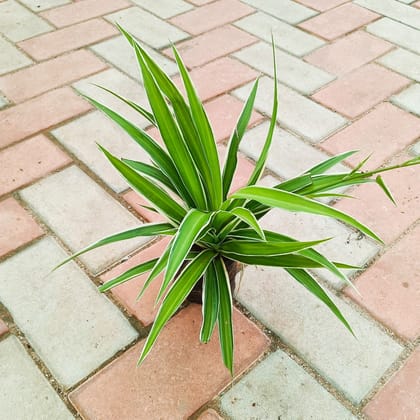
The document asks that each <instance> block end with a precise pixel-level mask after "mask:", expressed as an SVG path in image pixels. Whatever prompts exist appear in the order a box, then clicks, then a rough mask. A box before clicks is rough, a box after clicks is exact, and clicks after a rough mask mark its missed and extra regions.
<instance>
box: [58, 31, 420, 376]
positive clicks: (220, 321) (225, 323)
mask: <svg viewBox="0 0 420 420" xmlns="http://www.w3.org/2000/svg"><path fill="white" fill-rule="evenodd" d="M119 29H120V31H121V32H122V34H123V35H124V36H125V37H126V38H127V40H128V42H129V43H130V45H131V46H132V48H133V49H134V52H135V55H136V57H137V61H138V64H139V67H140V71H141V75H142V79H143V85H144V89H145V91H146V94H147V97H148V101H149V103H150V108H151V111H148V110H146V109H144V108H143V107H141V106H140V105H138V104H136V103H134V102H132V101H130V100H129V99H126V98H124V97H122V96H120V95H118V94H117V93H114V92H111V91H108V92H110V93H111V94H113V95H114V96H116V97H117V98H119V99H120V100H121V101H123V102H124V103H125V104H127V106H129V107H131V108H133V109H135V110H136V111H138V113H139V114H141V115H142V116H143V117H145V118H146V119H147V120H148V121H149V122H150V124H151V125H154V126H155V127H157V128H158V130H159V133H160V135H161V138H162V140H163V143H164V145H163V146H161V145H160V144H159V143H158V142H157V141H156V140H154V139H153V138H151V137H150V136H149V135H148V134H147V133H146V132H145V131H144V130H142V129H141V128H139V127H137V126H135V125H134V124H132V123H131V122H129V121H128V120H126V119H125V118H124V117H122V116H121V115H119V114H117V113H116V112H114V111H113V110H111V109H110V108H108V107H107V106H106V105H104V104H101V103H99V102H97V101H96V100H95V99H93V98H87V99H88V100H89V101H90V102H91V103H92V104H93V105H94V106H95V107H96V108H98V109H99V110H100V111H102V112H103V113H105V114H106V115H107V116H108V117H109V118H111V119H112V120H113V121H114V122H115V123H116V124H117V125H119V126H120V127H121V128H122V129H123V130H125V132H126V133H128V134H129V135H130V136H131V137H132V139H133V140H134V141H135V142H136V143H137V144H138V145H139V147H141V148H143V149H144V150H145V151H146V152H147V153H148V155H149V156H150V159H151V164H148V163H144V162H137V161H133V160H130V159H124V158H121V159H120V158H118V157H116V156H114V155H112V154H111V153H110V152H109V151H108V150H106V149H105V148H104V147H102V146H100V145H99V148H100V150H101V151H102V152H103V153H104V155H105V156H106V158H107V159H108V160H109V162H110V163H111V164H112V165H113V166H114V167H115V169H116V170H117V171H118V172H119V173H120V174H121V176H122V177H123V178H125V180H126V181H127V182H128V184H129V185H130V186H131V187H132V188H133V189H134V190H135V191H137V192H138V193H140V194H141V195H143V196H144V197H145V198H146V199H147V200H148V202H149V203H150V206H148V207H147V208H149V209H150V210H152V211H154V212H157V213H160V214H161V215H163V216H165V218H166V219H167V221H166V222H164V223H151V224H143V225H140V226H139V227H137V228H135V229H131V230H128V231H125V232H120V233H116V234H114V235H112V236H109V237H106V238H104V239H102V240H100V241H98V242H95V243H93V244H91V245H90V246H88V247H86V248H84V249H82V250H81V251H79V252H77V253H76V254H74V255H72V256H71V257H69V258H68V259H67V260H65V261H63V262H62V263H61V264H60V265H62V264H64V263H66V262H67V261H70V260H71V259H73V258H75V257H77V256H79V255H81V254H83V253H85V252H88V251H90V250H92V249H95V248H98V247H101V246H103V245H106V244H109V243H112V242H117V241H122V240H126V239H130V238H134V237H139V236H151V235H169V236H171V237H172V239H171V241H170V242H169V244H168V246H167V248H166V249H165V251H164V252H163V253H162V255H161V256H160V258H155V259H152V260H150V261H144V262H142V263H141V264H139V265H137V266H135V267H133V268H131V269H129V270H128V271H126V272H125V273H123V274H121V275H119V276H117V277H115V278H114V279H112V280H110V281H108V282H106V283H105V284H103V285H102V286H100V287H99V290H100V291H101V292H106V291H108V290H110V289H112V288H113V287H115V286H118V285H120V284H122V283H124V282H127V281H129V280H130V279H132V278H134V277H136V276H139V275H140V274H144V273H147V272H148V273H149V276H148V278H147V280H146V282H145V283H144V286H143V288H142V290H140V291H139V296H138V297H139V298H141V296H142V295H143V293H144V291H145V290H146V289H147V287H148V286H149V285H150V284H151V282H153V281H154V280H155V279H156V277H157V276H158V275H159V274H160V273H163V272H164V277H163V282H162V285H161V287H160V290H159V293H158V296H157V298H156V302H157V303H158V304H159V310H158V313H157V315H156V318H155V321H154V323H153V325H152V327H151V330H150V333H149V335H148V337H147V339H146V342H145V344H144V347H143V350H142V353H141V355H140V359H139V364H140V363H141V362H143V361H144V359H145V358H146V356H147V355H148V354H149V352H150V351H151V349H152V346H153V345H154V343H155V341H156V339H157V337H158V335H159V333H160V332H161V331H162V328H163V327H164V326H165V324H166V323H167V322H168V320H169V319H170V318H171V317H172V316H173V315H174V314H175V313H176V311H177V310H178V309H179V307H180V306H181V304H182V303H183V302H184V300H185V299H186V298H187V296H188V295H189V293H190V292H191V291H192V289H193V288H194V286H195V285H196V284H197V282H198V281H199V280H200V279H203V290H202V314H203V316H202V325H201V331H200V340H201V341H202V342H203V343H207V342H208V341H209V340H210V338H211V336H212V334H213V331H214V329H215V326H216V325H217V326H218V332H219V341H220V347H221V354H222V358H223V362H224V364H225V366H226V367H227V368H228V369H229V371H230V372H231V374H233V350H234V349H233V346H234V345H233V343H234V341H233V326H232V309H233V302H232V290H231V286H230V282H229V276H228V271H227V269H226V264H227V263H228V262H230V261H238V262H240V263H244V264H256V265H264V266H275V267H282V268H283V269H284V270H286V271H287V272H288V273H289V274H290V276H291V277H292V278H294V279H295V280H296V281H297V282H299V283H300V284H301V285H302V286H304V287H305V288H306V289H308V290H309V291H310V292H311V293H313V294H314V295H315V296H316V297H317V298H319V299H320V300H321V301H322V302H324V304H326V305H327V306H328V308H329V309H330V310H331V311H332V313H333V314H334V315H335V316H336V317H337V318H338V319H339V320H340V321H341V322H342V323H343V324H344V326H345V327H346V328H347V329H348V330H349V331H350V332H352V330H351V327H350V325H349V324H348V322H347V321H346V320H345V318H344V317H343V315H342V314H341V312H340V310H339V309H338V308H337V306H336V305H335V304H334V302H333V301H332V300H331V299H330V297H329V296H328V295H327V293H326V292H325V291H324V289H323V288H322V286H321V285H320V284H319V282H318V281H317V280H316V279H315V278H314V277H313V276H312V275H311V274H310V272H309V271H308V269H313V268H325V269H327V270H329V271H330V272H332V273H334V274H335V275H337V276H338V277H339V278H341V279H343V280H345V281H347V282H348V283H350V282H349V280H348V279H347V277H346V276H345V275H344V274H343V273H342V272H341V270H340V269H348V268H355V267H353V266H349V265H346V264H343V263H340V262H334V261H330V260H329V259H328V258H326V257H325V256H324V255H322V254H321V253H319V252H318V251H316V250H315V249H314V248H313V247H314V246H316V245H317V244H319V243H321V242H324V241H327V240H328V238H323V239H320V240H317V241H304V242H302V241H298V240H296V239H294V238H291V237H288V236H285V235H283V234H281V233H277V232H272V231H269V230H265V229H263V228H262V227H261V226H260V224H259V219H261V217H263V216H264V215H265V214H266V213H267V212H268V211H270V209H272V208H281V209H285V210H288V211H291V212H305V213H312V214H316V215H320V216H326V217H331V218H334V219H337V220H340V221H342V222H344V223H346V224H348V225H350V226H352V227H353V228H355V229H358V230H359V231H361V232H362V233H363V234H365V235H367V236H369V237H371V238H373V239H375V240H377V241H379V242H381V240H380V238H379V237H378V236H377V235H376V234H375V233H374V232H372V231H371V230H370V229H369V228H368V227H367V226H365V225H363V224H362V223H360V222H359V221H357V220H356V219H354V218H353V217H351V216H349V215H347V214H345V213H343V212H341V211H339V210H337V209H335V208H332V207H330V206H328V205H326V204H322V203H321V202H319V201H317V200H316V199H317V198H320V197H325V196H330V197H338V196H339V194H337V193H335V192H334V190H335V189H337V188H340V187H347V186H350V185H356V184H361V183H367V182H376V183H377V184H378V185H379V186H380V187H381V188H382V189H383V190H384V191H385V193H386V194H387V195H388V196H389V197H390V198H391V200H393V198H392V195H391V193H390V192H389V190H388V188H387V187H386V186H385V184H384V182H383V180H382V178H381V176H380V175H379V173H380V172H383V171H387V170H390V169H394V168H400V167H404V166H410V165H415V164H418V163H420V161H419V159H418V158H416V159H412V160H410V161H407V162H405V163H403V164H401V165H397V166H394V167H389V168H385V169H378V170H375V171H369V172H362V171H360V169H361V166H362V164H363V162H362V163H361V164H360V165H359V166H357V167H356V168H355V169H354V170H353V171H351V172H350V173H337V174H333V175H331V174H326V171H328V170H329V169H330V168H332V167H333V166H335V165H337V164H338V163H340V162H342V161H343V160H345V159H346V158H348V157H349V156H350V155H352V154H353V153H354V151H351V152H347V153H342V154H340V155H337V156H334V157H331V158H329V159H327V160H325V161H324V162H322V163H320V164H318V165H316V166H314V167H312V168H310V169H308V170H307V171H306V172H305V173H303V174H301V175H299V176H297V177H295V178H293V179H289V180H287V181H285V182H281V183H279V184H278V185H276V186H274V187H272V188H267V187H262V186H258V185H257V182H258V181H259V179H260V177H261V175H262V173H263V171H264V167H265V162H266V159H267V155H268V153H269V148H270V145H271V141H272V137H273V132H274V129H275V126H276V116H277V107H278V104H277V80H276V76H275V77H274V96H273V109H272V114H271V115H272V116H271V123H270V126H269V129H268V133H267V137H266V140H265V144H264V147H263V149H262V151H261V154H260V156H259V158H258V160H257V162H256V165H255V168H254V170H253V172H252V174H251V176H250V178H249V180H248V182H247V185H246V186H245V187H243V188H240V189H239V190H237V191H236V192H234V193H233V194H231V195H229V190H230V188H231V184H232V179H233V177H234V174H235V170H236V166H237V153H238V148H239V144H240V142H241V139H242V137H243V135H244V132H245V130H246V127H247V125H248V123H249V120H250V116H251V113H252V109H253V104H254V100H255V97H256V93H257V88H258V79H257V80H256V81H255V83H254V85H253V87H252V89H251V92H250V94H249V97H248V99H247V100H246V102H245V104H244V107H243V109H242V112H241V114H240V116H239V119H238V122H237V124H236V127H235V129H234V130H233V133H232V135H231V138H230V141H229V144H228V152H227V158H226V160H225V163H224V165H223V166H222V165H221V163H220V162H219V158H218V154H217V150H216V142H215V139H214V136H213V132H212V128H211V126H210V123H209V120H208V117H207V115H206V112H205V110H204V108H203V104H202V103H201V101H200V99H199V97H198V95H197V92H196V90H195V88H194V85H193V83H192V81H191V79H190V76H189V74H188V71H187V69H186V67H185V65H184V63H183V61H182V59H181V57H180V55H179V53H178V51H177V50H176V48H175V47H173V54H174V57H175V60H176V63H177V65H178V69H179V73H180V76H181V79H182V82H183V85H184V89H185V97H184V95H183V94H182V93H181V92H180V90H179V89H178V88H177V87H176V85H175V84H174V83H173V81H172V80H171V79H170V78H169V77H168V76H167V75H166V74H165V73H164V72H163V71H162V69H161V68H160V67H159V66H158V64H156V62H155V61H154V60H153V59H152V58H151V57H150V55H149V54H148V53H147V52H146V51H145V50H144V48H143V47H142V46H141V45H140V44H139V43H138V41H137V40H136V39H135V38H133V36H131V35H130V34H129V33H127V32H126V31H125V30H124V29H123V28H121V27H119ZM273 60H274V74H276V63H275V54H274V43H273ZM104 89H105V88H104ZM106 90H107V89H106ZM280 146H281V145H280ZM356 268H357V267H356ZM255 281H258V279H255Z"/></svg>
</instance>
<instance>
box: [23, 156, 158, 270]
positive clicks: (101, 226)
mask: <svg viewBox="0 0 420 420" xmlns="http://www.w3.org/2000/svg"><path fill="white" fill-rule="evenodd" d="M97 153H100V152H99V151H98V152H97ZM20 194H21V197H22V198H23V199H24V200H25V201H26V202H27V203H28V205H29V206H30V207H32V208H33V209H34V211H35V212H36V213H38V214H39V216H40V217H41V219H42V220H43V221H44V222H45V223H46V224H47V225H48V226H49V227H50V228H51V229H52V230H53V231H54V232H55V233H56V234H57V235H58V236H59V237H60V238H61V240H62V241H64V242H65V243H66V244H67V246H69V247H70V248H71V249H72V251H74V252H76V251H78V250H79V249H81V248H83V247H85V246H87V245H89V244H90V243H92V242H94V241H97V240H99V239H101V238H102V237H104V236H107V235H111V234H114V233H117V232H120V231H122V230H127V229H132V228H134V227H136V226H139V225H141V222H140V221H139V220H138V219H136V218H135V217H134V216H133V215H131V214H130V213H129V212H128V211H127V210H126V209H124V208H123V207H122V206H121V205H120V204H119V203H118V202H116V201H115V200H114V199H113V198H112V197H111V196H109V195H108V194H107V193H106V192H105V191H104V190H103V189H102V188H101V187H100V186H99V185H98V184H96V183H95V182H94V181H92V179H91V178H89V177H88V176H87V175H86V174H85V173H84V172H83V171H81V170H80V169H79V168H77V167H74V166H72V167H70V168H67V169H64V170H63V171H61V172H59V173H56V174H54V175H51V176H49V177H48V178H44V179H43V180H41V181H39V182H37V183H36V184H34V185H32V186H30V187H27V188H25V189H24V190H23V191H21V193H20ZM148 240H150V238H135V239H130V240H128V241H122V242H117V243H114V244H111V245H109V246H108V245H107V248H102V249H101V248H100V249H95V250H93V251H91V252H89V253H88V254H85V255H84V256H82V257H80V259H81V260H82V261H83V262H84V263H85V264H86V265H87V267H88V268H89V270H90V271H91V272H93V273H98V272H100V271H102V270H103V269H105V268H106V267H107V266H109V265H110V264H112V263H113V262H115V261H117V260H119V259H121V258H122V257H123V256H125V255H127V254H128V253H130V252H131V251H133V250H134V249H136V248H138V247H140V246H141V245H142V244H144V243H145V242H147V241H148Z"/></svg>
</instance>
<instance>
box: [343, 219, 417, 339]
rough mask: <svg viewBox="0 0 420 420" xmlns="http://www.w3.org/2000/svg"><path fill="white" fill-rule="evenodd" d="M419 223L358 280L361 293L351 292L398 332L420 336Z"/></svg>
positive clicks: (357, 299)
mask: <svg viewBox="0 0 420 420" xmlns="http://www.w3.org/2000/svg"><path fill="white" fill-rule="evenodd" d="M419 255H420V225H419V226H417V227H416V228H415V229H414V230H413V231H412V232H410V233H409V234H408V235H407V236H406V237H404V238H403V239H402V240H401V241H400V242H398V243H397V244H396V245H395V246H394V247H393V248H391V249H390V250H389V251H388V252H386V253H385V254H384V255H383V256H382V257H381V258H380V259H379V260H378V261H377V262H376V263H375V264H374V265H373V266H372V267H370V268H369V269H368V270H367V271H365V272H364V273H363V274H362V275H361V276H359V277H358V278H357V280H356V283H355V284H356V286H357V288H358V290H359V291H360V293H361V295H362V296H359V295H357V294H356V293H354V292H353V291H351V290H348V293H349V294H350V295H351V296H352V298H353V299H355V300H356V301H357V302H358V303H359V304H361V305H362V306H364V307H366V308H367V310H368V311H369V312H371V313H372V314H373V315H374V316H375V317H376V318H378V319H379V320H380V321H382V322H383V323H384V324H386V325H388V326H389V327H390V328H391V329H392V330H393V331H396V332H397V334H400V335H401V336H403V337H404V338H406V339H409V340H411V341H414V340H415V339H416V338H417V337H418V336H419V335H420V311H419V302H420V282H419V279H420V260H419V258H418V256H419Z"/></svg>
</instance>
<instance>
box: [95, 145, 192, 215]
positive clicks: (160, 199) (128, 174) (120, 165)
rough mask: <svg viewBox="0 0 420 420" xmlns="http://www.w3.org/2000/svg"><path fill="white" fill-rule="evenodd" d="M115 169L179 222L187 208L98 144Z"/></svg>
mask: <svg viewBox="0 0 420 420" xmlns="http://www.w3.org/2000/svg"><path fill="white" fill-rule="evenodd" d="M98 146H99V148H100V149H101V150H102V152H103V153H104V154H105V156H106V157H107V158H108V160H109V161H110V162H111V164H112V165H113V166H114V168H115V169H117V171H118V172H119V173H120V174H121V175H122V176H123V178H124V179H125V180H126V181H127V182H128V184H129V185H130V186H131V187H132V188H133V189H134V190H136V191H137V192H138V193H140V194H142V195H143V196H144V197H145V198H146V199H147V200H148V201H150V202H151V203H152V204H153V205H154V206H156V207H157V208H158V209H159V210H160V211H161V212H162V213H163V214H164V215H165V216H167V217H168V218H169V219H171V220H173V221H175V222H177V223H179V222H180V221H181V220H182V219H183V217H184V216H185V214H186V213H187V212H186V210H185V209H184V208H183V207H181V206H180V205H179V204H178V203H177V202H176V201H175V200H174V199H173V198H172V197H171V196H169V195H168V193H167V192H166V191H164V190H163V189H162V188H160V187H158V186H157V185H155V184H154V183H152V182H151V181H149V180H148V179H147V178H145V177H144V176H142V175H140V174H139V173H138V172H136V171H135V170H134V169H131V168H130V167H129V166H128V165H127V164H126V163H124V162H122V161H121V160H119V159H117V158H116V157H115V156H114V155H112V154H111V153H110V152H108V150H106V149H105V148H104V147H102V146H100V145H98Z"/></svg>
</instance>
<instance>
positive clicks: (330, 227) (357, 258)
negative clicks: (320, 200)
mask: <svg viewBox="0 0 420 420" xmlns="http://www.w3.org/2000/svg"><path fill="white" fill-rule="evenodd" d="M261 225H262V226H263V227H264V229H269V230H273V231H275V232H281V233H283V234H285V235H288V236H291V237H293V238H296V239H299V240H301V241H313V240H317V239H325V238H331V237H332V238H333V239H331V240H329V241H327V242H325V243H323V244H320V245H318V246H317V247H316V249H317V250H319V252H321V253H322V254H324V255H325V256H326V257H328V258H329V259H330V260H332V261H338V262H344V263H346V264H351V265H356V266H363V265H364V264H366V263H367V262H369V261H370V260H371V259H372V258H373V257H374V256H375V255H376V253H377V252H378V251H379V247H378V246H377V245H376V244H374V243H373V242H372V241H371V240H369V239H366V238H365V237H364V236H363V235H361V234H360V233H358V232H354V231H352V230H351V229H350V228H347V227H346V226H344V225H343V224H342V223H341V222H338V221H335V220H333V219H330V218H326V217H322V216H316V215H312V214H307V213H291V212H287V211H285V210H280V209H274V210H271V211H270V212H269V213H268V214H267V215H265V216H264V217H263V218H262V219H261ZM314 271H315V272H316V273H317V274H318V275H319V276H320V277H321V278H323V279H324V280H326V281H328V282H329V283H330V284H331V285H332V286H333V287H335V288H337V289H339V288H342V287H343V286H344V284H345V283H344V281H343V280H341V279H340V278H338V277H337V276H335V275H334V274H332V273H330V272H329V271H328V270H325V269H317V270H314ZM344 272H345V273H346V274H347V275H348V276H351V274H353V273H354V270H345V271H344Z"/></svg>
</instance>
